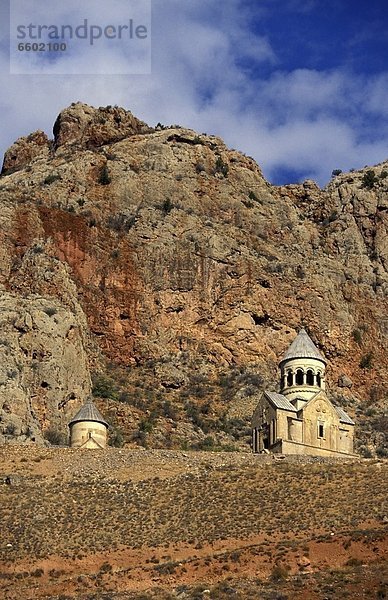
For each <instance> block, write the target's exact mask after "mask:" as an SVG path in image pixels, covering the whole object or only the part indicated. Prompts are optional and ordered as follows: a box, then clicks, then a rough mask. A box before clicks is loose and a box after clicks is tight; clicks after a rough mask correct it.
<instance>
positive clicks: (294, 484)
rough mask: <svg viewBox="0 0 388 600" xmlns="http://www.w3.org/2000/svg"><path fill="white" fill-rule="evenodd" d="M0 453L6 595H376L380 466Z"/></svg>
mask: <svg viewBox="0 0 388 600" xmlns="http://www.w3.org/2000/svg"><path fill="white" fill-rule="evenodd" d="M1 459H2V461H1V477H2V478H3V479H2V483H0V494H1V500H0V506H1V515H0V518H1V523H2V536H1V547H0V553H1V571H0V590H1V592H0V593H1V594H2V597H4V598H5V599H7V600H14V599H15V600H16V598H23V600H32V599H34V600H35V598H60V599H61V600H65V598H66V599H67V598H69V599H70V598H71V599H75V598H77V599H81V598H82V599H86V598H90V599H91V598H94V599H95V600H97V599H98V600H100V599H101V600H102V599H106V600H108V599H110V598H115V599H119V598H122V599H124V598H127V599H129V598H134V599H135V598H137V599H139V600H140V599H141V600H146V599H148V598H149V599H151V598H155V599H156V598H157V599H160V600H162V599H164V598H166V599H167V598H168V599H170V598H171V599H172V598H180V599H195V598H196V599H200V598H210V599H222V598H236V599H245V598H246V599H248V598H250V599H251V598H252V599H253V598H258V599H260V598H263V599H271V598H272V599H275V598H292V599H294V598H295V599H311V600H315V599H323V598H345V597H349V598H384V597H385V596H384V595H383V594H384V564H385V565H386V552H387V538H386V526H387V515H388V505H387V463H386V462H385V461H376V460H368V461H366V460H364V461H353V462H323V461H322V459H321V460H318V459H310V460H306V459H305V460H304V461H300V460H296V459H295V458H291V457H289V458H288V459H286V460H280V459H277V460H275V459H273V458H272V457H257V456H252V455H250V454H243V453H238V454H236V453H216V454H214V453H205V452H201V453H191V452H189V453H184V452H173V451H157V450H149V451H147V450H137V451H127V450H119V449H110V450H107V451H102V452H100V451H84V452H77V451H74V450H70V449H69V450H43V449H34V450H31V448H22V447H19V448H16V447H15V448H13V449H11V450H10V449H9V447H8V448H2V450H1ZM7 476H8V477H9V479H8V480H6V479H5V478H6V477H7ZM6 481H8V483H7V482H6ZM361 584H362V585H361ZM206 590H208V592H206ZM276 594H277V595H276Z"/></svg>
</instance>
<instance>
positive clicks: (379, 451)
mask: <svg viewBox="0 0 388 600" xmlns="http://www.w3.org/2000/svg"><path fill="white" fill-rule="evenodd" d="M376 455H377V456H378V457H379V458H387V456H388V448H386V447H385V446H378V447H377V448H376Z"/></svg>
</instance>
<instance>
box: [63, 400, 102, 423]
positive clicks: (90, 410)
mask: <svg viewBox="0 0 388 600" xmlns="http://www.w3.org/2000/svg"><path fill="white" fill-rule="evenodd" d="M80 421H95V422H96V423H102V424H103V425H105V426H106V427H108V423H107V422H106V421H105V419H104V418H103V416H102V414H101V413H100V411H99V410H98V408H97V406H96V405H95V404H94V403H93V402H92V401H91V400H90V399H89V400H87V401H86V402H85V404H84V405H83V406H82V407H81V408H80V410H79V411H78V412H77V414H76V415H75V417H73V418H72V420H71V421H70V423H69V425H72V424H73V423H79V422H80Z"/></svg>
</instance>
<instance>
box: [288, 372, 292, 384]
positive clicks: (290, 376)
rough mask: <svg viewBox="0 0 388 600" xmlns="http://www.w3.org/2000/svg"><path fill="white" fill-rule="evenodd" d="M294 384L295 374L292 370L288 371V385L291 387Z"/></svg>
mask: <svg viewBox="0 0 388 600" xmlns="http://www.w3.org/2000/svg"><path fill="white" fill-rule="evenodd" d="M292 384H293V376H292V371H288V373H287V385H288V387H290V386H291V385H292Z"/></svg>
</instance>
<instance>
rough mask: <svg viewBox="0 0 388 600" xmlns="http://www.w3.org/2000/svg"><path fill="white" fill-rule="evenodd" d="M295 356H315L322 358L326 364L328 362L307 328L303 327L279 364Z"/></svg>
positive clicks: (318, 358) (314, 357)
mask: <svg viewBox="0 0 388 600" xmlns="http://www.w3.org/2000/svg"><path fill="white" fill-rule="evenodd" d="M295 358H310V359H311V358H313V359H317V360H320V361H321V362H323V364H325V365H326V363H327V360H326V359H325V358H324V356H322V354H321V353H320V352H319V350H318V348H317V347H316V345H315V344H314V342H313V341H312V339H311V338H310V336H309V335H308V333H307V331H306V330H305V329H301V330H300V331H299V333H298V335H297V337H296V338H295V339H294V341H293V342H292V343H291V345H290V346H289V348H288V349H287V350H286V352H285V353H284V355H283V358H282V359H281V361H280V363H279V364H280V365H281V364H282V363H284V362H286V361H289V360H293V359H295Z"/></svg>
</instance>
